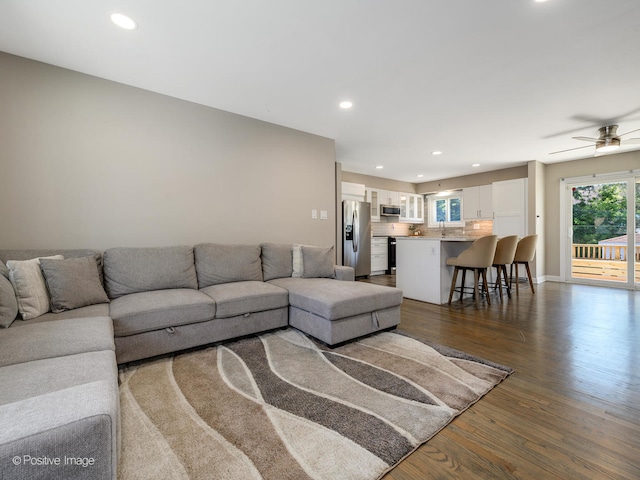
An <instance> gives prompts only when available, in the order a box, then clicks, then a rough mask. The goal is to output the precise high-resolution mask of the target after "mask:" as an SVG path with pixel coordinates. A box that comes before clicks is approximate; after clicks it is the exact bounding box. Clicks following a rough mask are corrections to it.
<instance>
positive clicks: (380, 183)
mask: <svg viewBox="0 0 640 480" xmlns="http://www.w3.org/2000/svg"><path fill="white" fill-rule="evenodd" d="M342 181H343V182H350V183H360V184H364V185H366V186H367V187H371V188H380V189H382V190H389V191H391V192H404V193H417V192H416V185H415V184H414V183H408V182H401V181H399V180H391V179H389V178H382V177H374V176H373V175H362V174H360V173H352V172H342Z"/></svg>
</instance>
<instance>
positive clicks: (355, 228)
mask: <svg viewBox="0 0 640 480" xmlns="http://www.w3.org/2000/svg"><path fill="white" fill-rule="evenodd" d="M352 221H353V242H352V243H353V252H354V253H356V252H357V251H358V244H359V243H360V225H359V224H358V210H354V211H353V217H352Z"/></svg>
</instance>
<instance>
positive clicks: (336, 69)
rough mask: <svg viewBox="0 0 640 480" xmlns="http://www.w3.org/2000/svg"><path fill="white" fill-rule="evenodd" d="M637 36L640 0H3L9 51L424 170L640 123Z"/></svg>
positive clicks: (368, 164)
mask: <svg viewBox="0 0 640 480" xmlns="http://www.w3.org/2000/svg"><path fill="white" fill-rule="evenodd" d="M113 12H121V13H126V14H128V15H130V16H131V17H133V18H134V19H135V20H136V21H137V22H138V24H139V28H138V29H137V30H134V31H125V30H121V29H119V28H118V27H115V26H114V25H113V24H112V23H111V22H110V21H109V14H110V13H113ZM639 47H640V1H638V0H606V1H603V0H548V1H547V2H543V3H537V2H535V1H534V0H484V1H480V0H396V1H393V0H315V1H305V0H228V1H219V0H184V1H182V2H177V1H169V0H135V1H133V0H113V1H107V0H90V1H87V0H2V2H0V50H1V51H5V52H8V53H12V54H15V55H20V56H23V57H27V58H32V59H35V60H39V61H42V62H46V63H50V64H53V65H58V66H61V67H65V68H69V69H72V70H77V71H79V72H83V73H87V74H91V75H95V76H98V77H102V78H106V79H110V80H114V81H117V82H122V83H125V84H128V85H133V86H136V87H140V88H144V89H148V90H151V91H154V92H159V93H163V94H166V95H171V96H174V97H178V98H182V99H185V100H190V101H192V102H197V103H200V104H204V105H209V106H212V107H216V108H219V109H222V110H227V111H230V112H234V113H238V114H242V115H247V116H249V117H253V118H258V119H261V120H266V121H268V122H273V123H276V124H279V125H284V126H287V127H291V128H295V129H298V130H303V131H306V132H311V133H314V134H318V135H323V136H326V137H330V138H334V139H335V140H336V151H337V160H338V161H339V162H342V164H343V170H346V171H351V172H357V173H363V174H368V175H377V176H382V177H387V178H393V179H397V180H403V181H408V182H422V181H428V180H435V179H441V178H447V177H452V176H458V175H465V174H470V173H477V172H480V171H487V170H495V169H498V168H504V167H509V166H514V165H522V164H524V163H525V162H527V161H529V160H539V161H541V162H543V163H550V162H555V161H566V160H570V159H575V158H583V157H587V156H591V155H592V154H593V152H594V149H593V147H589V148H584V149H582V150H577V151H574V152H569V153H565V154H558V155H549V152H552V151H556V150H563V149H568V148H572V147H579V146H585V145H588V144H587V143H584V142H580V141H578V140H573V139H572V138H571V137H572V136H578V135H582V136H589V137H595V136H597V129H598V127H600V126H603V125H607V124H612V123H618V124H619V125H620V128H619V129H618V132H619V133H625V132H627V131H630V130H634V129H639V128H640V54H639V51H638V49H639ZM0 78H1V77H0ZM0 85H1V84H0ZM0 88H1V86H0ZM345 99H349V100H351V101H353V103H354V106H353V108H352V109H351V110H348V111H344V110H340V109H339V108H338V103H339V102H340V101H342V100H345ZM630 137H640V132H638V135H633V134H632V135H630V136H629V138H630ZM623 138H624V137H623ZM630 148H634V149H638V148H640V145H635V146H633V147H631V146H630V147H623V149H621V150H625V149H630ZM434 150H441V151H443V152H444V153H443V154H442V155H440V156H438V157H435V156H432V155H431V152H432V151H434ZM473 163H480V164H481V166H480V167H477V168H473V167H471V164H473ZM376 165H383V166H384V169H382V170H376V169H375V166H376ZM418 174H422V175H424V177H422V178H418Z"/></svg>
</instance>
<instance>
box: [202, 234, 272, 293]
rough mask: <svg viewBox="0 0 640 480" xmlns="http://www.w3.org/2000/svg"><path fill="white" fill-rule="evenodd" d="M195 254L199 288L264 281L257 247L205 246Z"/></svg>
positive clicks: (208, 244)
mask: <svg viewBox="0 0 640 480" xmlns="http://www.w3.org/2000/svg"><path fill="white" fill-rule="evenodd" d="M193 250H194V254H195V259H196V271H197V272H198V287H199V288H204V287H208V286H209V285H218V284H221V283H230V282H244V281H250V280H256V281H262V262H261V261H260V247H259V246H258V245H221V244H217V243H202V244H200V245H196V246H195V247H193Z"/></svg>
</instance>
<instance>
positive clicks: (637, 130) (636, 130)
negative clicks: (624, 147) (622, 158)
mask: <svg viewBox="0 0 640 480" xmlns="http://www.w3.org/2000/svg"><path fill="white" fill-rule="evenodd" d="M633 132H640V128H636V129H635V130H631V131H630V132H627V133H622V134H620V135H618V136H619V137H622V136H623V135H629V134H630V133H633ZM627 141H629V140H627Z"/></svg>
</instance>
